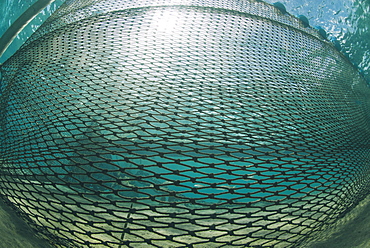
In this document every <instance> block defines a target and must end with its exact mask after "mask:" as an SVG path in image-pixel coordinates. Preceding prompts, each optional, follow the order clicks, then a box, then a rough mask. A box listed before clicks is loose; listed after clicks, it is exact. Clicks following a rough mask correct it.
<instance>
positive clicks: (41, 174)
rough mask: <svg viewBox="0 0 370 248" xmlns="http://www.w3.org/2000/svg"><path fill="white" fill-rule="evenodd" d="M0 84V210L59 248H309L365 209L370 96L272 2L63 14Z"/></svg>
mask: <svg viewBox="0 0 370 248" xmlns="http://www.w3.org/2000/svg"><path fill="white" fill-rule="evenodd" d="M1 73H2V81H1V86H0V92H1V96H0V104H1V105H0V114H1V115H0V133H1V134H0V139H1V146H0V163H1V168H0V169H1V174H0V184H1V194H2V195H3V197H4V198H5V199H6V200H7V201H8V202H9V203H10V204H12V205H13V206H14V207H15V209H16V210H17V211H18V212H19V213H20V214H22V216H23V217H24V218H25V219H26V220H27V221H28V222H29V223H30V224H31V225H33V226H34V228H36V229H37V230H39V231H40V232H42V233H44V234H45V235H46V236H48V237H49V239H50V240H51V241H52V242H54V243H55V244H58V245H60V246H63V247H79V246H81V247H120V248H121V247H297V245H299V244H301V243H302V242H305V240H306V239H307V238H308V237H310V236H313V235H317V234H318V233H319V231H320V230H321V229H323V228H324V227H325V226H326V225H329V224H333V223H335V221H336V220H337V219H338V218H340V217H341V216H343V215H344V214H345V213H346V212H348V211H349V210H350V209H351V208H353V207H354V206H355V205H356V204H357V203H358V202H359V201H360V200H361V199H362V198H363V197H364V196H365V195H366V194H367V193H368V188H369V158H370V157H369V141H368V140H369V131H370V130H369V114H368V113H369V106H370V105H369V99H370V94H369V93H370V92H369V89H368V86H367V85H366V83H365V81H364V80H363V78H362V77H361V76H360V75H359V74H358V72H357V71H356V70H355V69H354V67H353V66H352V65H351V64H350V63H349V62H348V61H347V60H346V59H345V57H344V56H343V55H342V54H340V53H339V52H338V51H337V50H335V48H334V46H333V45H331V44H330V43H329V42H327V41H326V40H323V39H322V38H321V37H320V35H319V34H318V33H317V32H316V31H315V30H313V29H311V28H309V27H307V28H306V27H304V25H303V24H302V23H300V21H299V20H298V19H296V18H294V17H292V16H290V15H289V14H286V13H285V14H284V13H281V11H279V10H278V9H276V8H274V7H273V6H271V5H268V4H265V3H263V2H260V1H252V0H251V1H243V2H242V1H122V2H121V1H67V2H66V3H65V4H64V5H63V6H62V7H61V8H60V9H59V10H58V11H57V12H56V13H55V14H54V15H52V16H51V17H50V18H49V20H48V21H47V22H46V23H45V24H44V25H43V26H42V27H41V28H40V29H39V30H38V31H37V32H36V33H35V34H34V35H33V36H32V37H31V38H30V40H29V41H28V42H27V43H26V44H25V45H24V46H23V47H22V49H20V50H19V51H18V52H17V53H16V54H15V55H14V56H13V57H11V58H10V59H9V60H8V61H7V62H6V63H4V64H3V65H2V67H1Z"/></svg>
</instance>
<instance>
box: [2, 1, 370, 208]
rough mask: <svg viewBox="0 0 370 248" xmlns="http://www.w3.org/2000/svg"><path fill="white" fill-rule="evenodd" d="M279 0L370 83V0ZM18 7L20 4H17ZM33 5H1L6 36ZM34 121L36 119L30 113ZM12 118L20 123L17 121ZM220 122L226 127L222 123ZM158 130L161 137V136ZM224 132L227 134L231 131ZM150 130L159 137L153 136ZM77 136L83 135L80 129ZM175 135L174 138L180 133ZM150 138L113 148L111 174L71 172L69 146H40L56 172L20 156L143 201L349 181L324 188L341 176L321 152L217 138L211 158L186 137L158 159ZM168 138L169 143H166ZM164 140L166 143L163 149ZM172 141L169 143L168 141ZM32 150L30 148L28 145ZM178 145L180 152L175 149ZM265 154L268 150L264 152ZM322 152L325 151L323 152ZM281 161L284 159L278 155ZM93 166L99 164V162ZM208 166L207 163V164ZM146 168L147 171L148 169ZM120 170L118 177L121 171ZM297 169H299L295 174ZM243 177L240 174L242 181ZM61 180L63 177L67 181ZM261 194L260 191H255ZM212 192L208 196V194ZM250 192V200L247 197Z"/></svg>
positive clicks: (275, 197)
mask: <svg viewBox="0 0 370 248" xmlns="http://www.w3.org/2000/svg"><path fill="white" fill-rule="evenodd" d="M61 2H63V1H62V0H60V1H56V2H54V5H52V6H51V7H49V8H47V9H46V10H44V11H43V12H42V13H41V14H40V15H39V16H38V17H37V18H36V19H35V20H34V21H33V22H32V23H30V25H28V27H27V28H25V29H24V31H23V32H22V33H21V34H20V35H19V36H18V37H17V39H16V40H15V42H14V44H12V46H11V47H10V48H9V49H8V51H7V54H5V55H4V56H3V57H2V58H1V60H0V62H4V60H5V59H6V58H7V57H9V56H10V55H11V54H12V53H14V52H15V51H16V50H17V49H18V48H19V46H20V45H21V44H22V43H23V42H24V40H25V39H26V38H27V37H29V36H30V34H32V32H34V31H35V30H36V28H37V27H38V26H39V25H40V23H42V22H43V21H44V20H45V19H46V18H47V16H49V15H50V14H51V13H52V12H53V11H54V10H55V9H56V8H57V6H59V5H60V4H61ZM271 2H275V1H271ZM281 2H282V3H283V4H285V6H286V9H287V11H288V12H289V13H291V14H293V15H305V16H306V17H307V18H308V19H309V21H310V24H311V26H321V27H323V28H324V29H325V30H326V31H327V33H328V35H329V38H334V37H335V38H336V39H337V40H338V41H339V42H340V44H341V46H342V51H343V53H345V54H347V55H348V56H349V58H350V59H351V60H352V61H353V62H354V63H355V64H357V65H358V67H359V68H360V69H361V70H362V71H363V75H364V76H365V77H366V78H367V80H368V81H369V82H370V74H369V67H370V49H369V48H370V30H369V26H370V2H369V1H368V0H366V1H365V0H364V1H361V0H356V1H351V0H343V1H329V0H323V1H310V0H301V1H298V0H295V1H281ZM18 6H21V7H19V8H17V7H18ZM28 6H29V5H25V4H23V3H22V1H5V2H2V3H1V4H0V10H1V11H2V12H3V13H5V18H4V19H2V22H1V23H0V25H1V29H0V32H1V33H3V32H4V31H5V30H6V28H7V27H9V25H10V23H11V21H13V20H15V19H16V17H17V15H16V13H17V12H13V11H11V10H12V9H16V10H18V12H19V13H22V12H23V11H24V10H25V8H27V7H28ZM4 27H5V28H4ZM25 109H26V108H25ZM235 109H237V108H235ZM22 116H23V118H26V117H27V116H28V113H27V111H25V113H22ZM210 116H211V115H210ZM29 118H32V117H31V116H30V117H29ZM13 121H14V122H17V121H19V120H13ZM229 121H230V120H229ZM230 122H231V121H230ZM30 123H35V126H34V127H33V126H30V127H28V128H29V130H30V131H31V132H35V136H37V135H41V134H42V132H43V130H39V126H38V125H36V124H37V122H30ZM185 124H186V123H184V125H185ZM162 125H163V124H162ZM207 125H208V124H207ZM212 125H213V127H214V129H213V130H217V131H219V132H222V130H220V128H219V126H217V123H214V124H212ZM220 126H222V123H221V124H220ZM159 128H160V129H165V128H166V127H165V126H159ZM160 129H159V130H158V133H157V134H160V132H161V131H160ZM57 131H63V130H57ZM224 131H225V132H227V131H228V130H224ZM55 133H56V132H55ZM194 133H195V132H194ZM216 133H217V132H216V131H214V133H210V136H212V135H215V134H216ZM152 134H153V135H154V133H152ZM157 134H155V135H157ZM75 135H80V134H78V133H76V134H75ZM235 137H236V135H235ZM54 138H55V137H54ZM59 138H60V137H59ZM126 138H128V137H126ZM172 138H173V139H174V138H176V137H172ZM14 139H16V137H14ZM52 140H53V137H51V141H50V142H52ZM19 142H21V141H19ZM147 142H148V140H144V139H143V140H141V141H140V142H139V141H138V143H137V144H133V146H132V151H129V153H130V154H129V153H128V152H127V151H124V150H122V151H120V150H116V151H112V153H111V154H106V155H105V156H106V158H107V160H108V161H109V162H102V164H101V165H99V167H100V168H105V170H106V172H107V173H101V171H99V170H97V168H95V169H94V168H89V169H86V170H85V171H83V170H82V171H73V170H74V169H73V168H74V166H73V164H71V165H68V164H69V163H70V162H71V161H70V160H64V157H69V156H71V157H73V156H75V157H79V156H80V155H81V153H83V152H84V151H81V153H79V154H76V155H74V154H73V152H74V151H69V150H67V148H66V150H62V151H60V150H58V149H59V148H55V150H53V149H51V150H50V151H46V150H43V147H40V145H39V146H38V149H39V151H38V152H39V154H40V157H46V158H48V156H49V157H50V159H53V158H55V164H54V167H55V168H60V167H61V166H60V165H65V166H64V168H65V169H64V171H62V170H61V169H58V170H59V171H53V165H50V164H49V165H45V167H44V168H43V171H40V169H39V166H40V161H34V160H33V159H31V160H27V157H24V158H20V162H22V160H23V161H26V162H27V163H28V164H29V165H31V166H30V168H29V169H30V170H31V172H32V173H36V174H37V173H39V172H41V173H40V174H43V173H46V172H47V171H48V170H50V174H51V175H53V174H54V173H55V172H57V173H59V174H60V176H61V177H63V176H64V175H67V174H68V173H70V171H72V172H73V173H75V174H77V178H75V179H73V178H72V179H71V178H70V179H69V180H71V181H69V183H72V184H73V183H76V185H78V184H79V182H84V183H86V184H88V183H89V181H88V180H91V178H96V179H99V180H101V181H103V182H106V183H105V184H106V185H104V184H103V183H102V184H101V186H102V187H103V189H99V191H100V192H103V193H104V192H105V190H104V187H105V186H106V187H105V188H106V191H109V190H111V189H113V190H116V191H117V192H118V193H116V192H114V193H115V194H120V195H122V196H127V197H130V195H129V192H131V191H132V188H138V190H137V191H138V192H141V195H142V197H143V198H145V197H148V195H152V196H153V195H154V196H155V195H158V196H161V195H166V193H162V192H163V191H164V192H169V191H174V192H177V196H180V198H181V197H185V198H192V199H200V200H202V201H203V202H207V201H208V202H209V203H214V202H221V203H225V202H230V203H235V202H237V203H242V202H243V201H246V202H250V201H254V200H256V201H257V200H258V199H260V198H261V197H266V199H267V200H271V201H280V200H284V199H285V198H286V196H287V195H291V194H293V193H296V192H299V193H297V195H296V196H295V197H296V198H297V199H298V198H299V197H303V196H304V195H308V194H310V195H314V194H316V193H318V192H320V191H322V189H325V188H328V187H332V188H335V187H336V184H342V183H343V181H344V180H345V179H344V178H338V179H337V181H336V182H330V183H331V185H324V184H325V183H327V182H325V181H320V180H323V179H320V178H322V175H325V174H326V173H329V172H330V171H327V170H329V169H330V170H331V173H336V172H337V171H336V169H335V168H330V166H329V167H328V169H327V170H325V169H323V168H317V166H316V165H317V164H320V162H321V161H320V160H319V159H320V158H319V157H314V156H311V157H306V161H303V160H297V159H296V158H295V157H291V156H289V154H275V153H274V152H272V150H273V148H274V147H273V146H269V148H260V149H262V150H256V149H252V148H251V147H242V146H238V144H237V142H235V143H234V144H232V145H224V146H222V142H221V143H220V142H218V143H217V142H215V143H214V144H206V145H204V146H217V147H218V149H220V150H219V152H220V154H221V155H219V154H217V150H212V151H204V152H205V153H211V152H215V153H214V154H213V157H204V156H203V155H202V154H201V153H197V152H194V151H196V149H197V147H196V145H194V144H192V145H188V144H182V145H180V144H181V141H180V142H179V141H177V142H179V144H178V145H177V146H178V147H176V145H168V146H169V147H170V148H171V149H170V155H166V156H159V155H158V156H155V155H153V154H149V151H151V152H154V153H155V152H157V153H158V154H161V153H162V154H164V153H165V151H160V150H156V148H155V143H154V144H151V143H147ZM164 143H166V142H165V141H164ZM164 143H161V146H162V145H163V144H164ZM168 143H169V144H170V143H171V142H168ZM78 145H79V144H78ZM138 145H140V149H142V151H145V149H143V148H145V147H147V148H148V150H149V151H148V152H146V153H145V152H144V153H145V154H139V151H135V149H137V147H135V146H138ZM127 147H128V146H127ZM186 148H188V150H189V151H188V150H186ZM32 149H35V147H32ZM32 149H31V148H30V149H29V150H32ZM222 149H223V150H222ZM263 149H265V150H263ZM176 150H177V151H178V152H174V151H176ZM240 150H243V151H247V153H238V152H237V151H240ZM303 150H306V151H307V148H304V147H303V148H302V151H303ZM34 151H35V150H34ZM225 151H228V152H230V154H231V155H230V156H225ZM35 152H36V151H35ZM314 152H315V151H313V152H311V154H314ZM266 153H267V154H268V155H263V154H266ZM63 154H64V155H63ZM83 155H84V156H85V157H87V158H88V157H90V158H89V159H91V160H92V161H94V160H96V159H99V158H97V157H94V156H93V155H92V154H89V153H88V152H85V154H83ZM300 155H303V154H300ZM140 156H141V157H140ZM246 156H249V157H246ZM284 156H285V157H284ZM319 156H321V155H320V154H319ZM31 157H32V156H31ZM145 157H148V158H149V159H145ZM338 157H342V156H338ZM193 158H197V160H198V161H199V163H198V162H197V160H195V161H194V159H193ZM277 158H279V159H278V160H277ZM40 160H42V159H40ZM269 160H271V161H274V163H268V162H266V161H269ZM225 161H226V163H225ZM74 162H76V163H79V162H80V163H82V164H83V163H86V161H77V160H76V161H74ZM156 162H158V163H161V166H157V165H156ZM32 163H34V167H33V166H32ZM95 163H97V162H96V161H95ZM279 163H280V166H281V167H280V171H278V170H276V166H277V165H278V164H279ZM310 163H311V164H312V167H316V168H315V169H312V168H304V169H305V171H301V170H298V169H297V170H293V169H292V168H294V167H297V168H302V167H304V166H305V165H307V164H310ZM254 164H259V168H253V169H250V170H249V169H248V165H250V166H253V165H254ZM333 164H335V167H337V168H340V166H346V161H333ZM162 165H163V166H162ZM205 165H207V168H206V167H205ZM41 166H42V164H41ZM271 167H275V169H274V170H273V171H272V170H270V168H271ZM119 168H129V169H126V170H125V171H124V172H120V171H119ZM143 168H145V170H144V173H143ZM294 171H296V172H294ZM86 172H89V173H91V174H92V177H91V178H90V179H87V181H84V180H85V178H84V177H83V174H86ZM179 172H181V173H179ZM79 173H81V177H80V178H79V177H78V174H79ZM119 173H121V174H120V175H119ZM274 173H277V175H278V176H277V177H276V178H274ZM284 173H286V174H284ZM292 173H296V174H294V175H293V174H292ZM155 174H160V175H161V177H160V178H153V175H155ZM110 175H112V177H110ZM118 176H120V178H121V179H122V180H124V181H125V183H119V182H115V180H116V179H114V178H116V177H118ZM138 176H140V177H141V178H142V180H140V182H139V183H138V182H135V181H133V180H132V178H137V177H138ZM241 177H242V178H243V179H241ZM271 178H272V179H271ZM61 179H62V180H64V178H61ZM319 179H320V180H319ZM110 180H111V181H110ZM174 182H175V183H174ZM176 182H177V183H176ZM297 182H300V183H297ZM246 184H250V186H249V187H246V186H245V185H246ZM125 185H126V186H125ZM154 185H159V186H158V188H153V187H154ZM274 185H275V186H274ZM293 185H294V186H293ZM308 185H309V186H310V187H308ZM92 187H94V186H92ZM264 188H266V189H267V190H268V191H266V192H263V193H261V192H260V191H261V189H264ZM303 188H304V189H303ZM95 190H97V189H95ZM257 192H259V193H258V194H257ZM273 192H278V193H273ZM109 193H111V192H106V194H109ZM210 195H211V197H210V198H208V197H209V196H210ZM246 195H247V197H245V196H246ZM205 196H207V197H205ZM135 197H140V194H139V196H138V195H135Z"/></svg>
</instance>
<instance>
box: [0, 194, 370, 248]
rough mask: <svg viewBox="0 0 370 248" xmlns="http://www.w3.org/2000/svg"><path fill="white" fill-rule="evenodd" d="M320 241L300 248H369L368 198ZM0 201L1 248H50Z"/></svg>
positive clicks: (369, 210)
mask: <svg viewBox="0 0 370 248" xmlns="http://www.w3.org/2000/svg"><path fill="white" fill-rule="evenodd" d="M321 237H324V238H322V239H321V240H319V241H315V242H313V243H311V244H309V245H307V246H304V247H302V248H368V247H370V196H368V197H367V198H366V199H365V200H363V201H362V202H361V203H360V204H359V205H358V206H356V208H354V209H353V210H352V211H351V212H350V213H348V214H347V215H346V216H344V217H343V218H342V219H341V220H339V221H338V223H337V224H336V226H335V227H332V228H329V229H327V230H325V231H324V233H323V235H321ZM52 247H53V246H51V245H50V244H49V243H48V242H47V241H46V240H44V239H42V238H40V237H38V236H37V235H36V233H35V232H34V231H33V230H32V229H31V228H30V227H29V226H28V225H27V224H26V223H25V222H24V221H23V220H22V219H20V218H19V217H18V216H17V215H16V214H15V213H14V212H13V210H12V209H11V208H10V207H9V206H7V205H6V204H5V203H4V202H3V201H2V200H1V199H0V248H52Z"/></svg>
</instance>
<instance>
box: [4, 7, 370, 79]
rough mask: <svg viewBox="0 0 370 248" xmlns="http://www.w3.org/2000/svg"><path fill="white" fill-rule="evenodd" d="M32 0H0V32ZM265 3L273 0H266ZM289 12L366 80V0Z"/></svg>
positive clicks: (369, 39)
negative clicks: (323, 35) (334, 43)
mask: <svg viewBox="0 0 370 248" xmlns="http://www.w3.org/2000/svg"><path fill="white" fill-rule="evenodd" d="M33 2H35V0H33V1H31V0H30V1H22V0H4V1H0V13H1V16H2V17H3V18H1V19H0V36H1V35H2V34H3V33H4V32H5V30H6V29H7V28H8V27H9V26H10V25H11V23H12V22H13V21H14V20H16V18H17V17H18V16H19V15H20V14H21V13H23V12H24V10H25V9H27V8H28V7H29V6H30V5H31V4H32V3H33ZM63 2H64V0H56V1H54V2H53V3H52V4H51V5H50V6H49V7H48V8H46V9H45V10H44V11H42V12H41V13H40V14H39V15H38V16H37V17H36V18H35V19H34V20H33V21H32V22H31V23H30V24H29V25H28V26H27V27H26V28H25V29H24V31H23V32H21V33H20V34H19V35H18V37H17V38H16V40H15V41H14V42H13V44H12V45H11V46H10V47H9V49H8V51H7V52H6V53H5V54H4V55H3V56H2V57H1V58H0V63H3V62H4V61H5V60H6V59H7V58H8V57H9V56H11V55H12V54H13V53H14V52H15V51H16V50H17V49H18V48H19V47H20V46H21V45H22V44H23V42H24V41H25V40H26V39H27V38H28V37H29V36H30V35H31V34H32V33H33V32H34V31H35V30H36V29H37V28H38V27H39V26H40V24H41V23H42V22H44V21H45V20H46V18H47V17H48V16H50V14H51V13H53V12H54V11H55V9H57V8H58V6H60V5H61V4H62V3H63ZM267 2H269V3H274V2H276V1H275V0H267ZM280 2H281V3H283V4H284V5H285V7H286V9H287V11H288V12H289V13H291V14H293V15H296V16H298V15H305V16H306V17H307V18H308V19H309V22H310V25H311V26H313V27H314V26H321V27H323V28H324V30H326V32H327V34H328V35H329V38H332V37H335V38H336V39H337V40H338V41H339V42H340V44H341V47H342V51H343V52H344V53H345V54H347V55H348V57H349V58H350V59H351V61H353V63H355V64H356V65H358V67H359V68H360V69H361V71H362V73H363V74H364V76H365V77H366V79H367V81H368V82H370V72H369V70H370V1H369V0H354V1H353V0H341V1H336V0H281V1H280Z"/></svg>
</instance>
